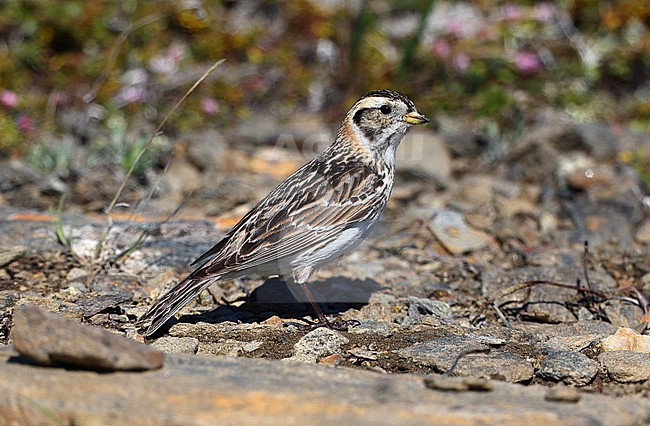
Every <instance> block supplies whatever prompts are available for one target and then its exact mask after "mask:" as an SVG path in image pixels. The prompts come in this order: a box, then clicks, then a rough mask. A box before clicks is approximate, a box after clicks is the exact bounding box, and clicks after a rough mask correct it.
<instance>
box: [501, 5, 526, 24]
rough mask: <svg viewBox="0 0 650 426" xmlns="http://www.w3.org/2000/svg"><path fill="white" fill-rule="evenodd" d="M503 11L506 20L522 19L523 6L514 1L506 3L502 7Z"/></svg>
mask: <svg viewBox="0 0 650 426" xmlns="http://www.w3.org/2000/svg"><path fill="white" fill-rule="evenodd" d="M501 13H502V14H503V19H505V20H506V21H513V20H516V19H520V18H521V16H522V12H521V7H519V5H516V4H512V3H508V4H505V5H504V6H503V7H502V8H501Z"/></svg>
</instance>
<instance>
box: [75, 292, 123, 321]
mask: <svg viewBox="0 0 650 426" xmlns="http://www.w3.org/2000/svg"><path fill="white" fill-rule="evenodd" d="M132 298H133V294H132V293H129V292H126V291H116V292H111V293H104V294H88V295H85V296H84V297H83V298H82V299H79V300H77V302H76V305H77V306H79V307H80V308H81V309H82V310H83V316H84V317H89V316H92V315H95V314H97V313H99V312H101V311H103V310H105V309H108V308H114V307H116V306H117V305H119V304H120V303H122V302H126V301H127V300H131V299H132Z"/></svg>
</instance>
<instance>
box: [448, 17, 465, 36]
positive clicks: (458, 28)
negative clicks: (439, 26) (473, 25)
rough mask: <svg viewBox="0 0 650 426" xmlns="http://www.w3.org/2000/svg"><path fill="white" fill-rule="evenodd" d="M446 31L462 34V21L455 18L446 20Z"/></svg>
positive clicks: (452, 33)
mask: <svg viewBox="0 0 650 426" xmlns="http://www.w3.org/2000/svg"><path fill="white" fill-rule="evenodd" d="M447 33H449V34H451V35H454V36H456V37H460V36H461V35H462V34H463V23H462V22H460V21H459V20H457V19H450V20H449V22H447Z"/></svg>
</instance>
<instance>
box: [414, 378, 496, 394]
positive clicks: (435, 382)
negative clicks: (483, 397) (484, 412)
mask: <svg viewBox="0 0 650 426" xmlns="http://www.w3.org/2000/svg"><path fill="white" fill-rule="evenodd" d="M424 386H426V387H427V388H429V389H436V390H442V391H453V392H463V391H480V392H488V391H491V390H492V389H493V387H492V384H491V383H490V382H489V381H488V380H485V379H481V378H476V377H445V376H434V375H430V376H427V377H425V378H424Z"/></svg>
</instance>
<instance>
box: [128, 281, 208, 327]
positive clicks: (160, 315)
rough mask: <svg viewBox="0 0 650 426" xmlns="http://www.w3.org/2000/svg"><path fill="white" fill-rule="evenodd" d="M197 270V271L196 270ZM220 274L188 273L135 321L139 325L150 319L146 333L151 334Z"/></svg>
mask: <svg viewBox="0 0 650 426" xmlns="http://www.w3.org/2000/svg"><path fill="white" fill-rule="evenodd" d="M196 272H199V271H196ZM219 278H221V277H220V276H218V275H217V276H214V275H213V276H206V275H204V274H190V275H189V276H188V277H187V278H185V279H184V280H182V281H180V282H179V283H178V284H176V285H175V286H174V287H173V288H172V289H171V290H169V291H168V292H167V293H165V294H164V295H163V296H162V297H160V298H159V299H158V300H157V301H156V303H154V304H153V306H152V307H151V308H149V310H148V311H147V313H145V314H144V315H142V316H141V317H140V318H139V319H138V320H137V322H136V324H138V325H140V324H143V323H145V322H147V321H149V320H151V325H149V327H148V328H147V331H146V335H147V336H151V335H152V334H153V333H155V332H156V330H158V329H159V328H160V327H162V326H163V324H165V323H166V322H167V320H168V319H169V318H171V317H172V316H173V315H174V314H175V313H176V312H178V311H179V310H180V309H181V308H182V307H183V306H185V305H186V304H187V303H189V302H190V301H191V300H192V299H194V298H195V297H196V296H198V295H199V293H201V292H202V291H203V290H205V289H206V288H208V287H209V286H210V285H211V284H212V283H213V282H215V281H217V280H219Z"/></svg>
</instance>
